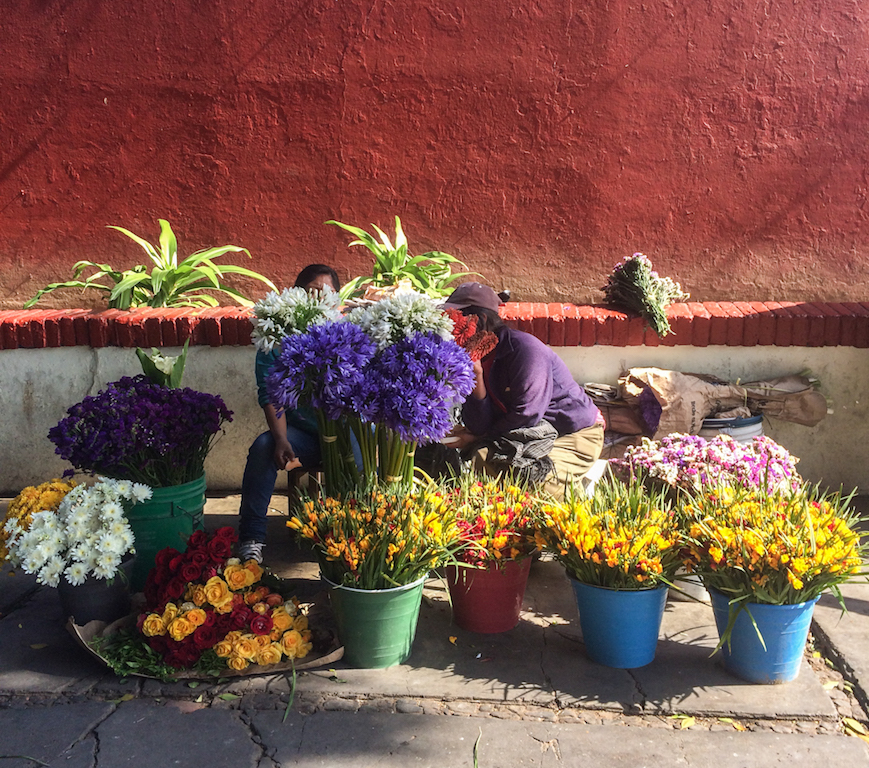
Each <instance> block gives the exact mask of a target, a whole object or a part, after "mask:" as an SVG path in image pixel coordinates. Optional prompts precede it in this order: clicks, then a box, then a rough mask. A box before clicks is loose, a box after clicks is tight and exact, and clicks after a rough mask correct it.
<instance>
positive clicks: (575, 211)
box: [0, 0, 869, 308]
mask: <svg viewBox="0 0 869 768" xmlns="http://www.w3.org/2000/svg"><path fill="white" fill-rule="evenodd" d="M722 5H723V6H724V7H723V8H722ZM0 8H2V13H3V16H2V19H3V21H2V26H0V49H2V50H3V56H2V57H0V99H2V103H3V108H2V110H0V307H3V308H13V307H16V306H20V303H21V302H22V301H23V300H24V299H26V298H28V297H29V296H31V295H33V293H34V292H35V291H36V290H37V289H38V288H39V287H41V286H43V285H44V284H46V283H48V282H50V281H51V280H57V279H66V278H68V277H69V276H70V273H71V267H72V264H73V262H75V261H76V260H78V259H92V260H95V261H106V262H109V263H112V264H113V265H115V266H121V267H129V266H132V265H133V264H135V263H139V262H142V261H143V257H144V254H143V253H142V252H141V251H139V250H138V248H137V247H136V246H135V245H134V244H133V243H132V242H130V241H128V240H126V238H124V237H123V236H122V235H120V234H119V233H117V232H114V231H112V230H108V229H105V225H107V224H118V225H121V226H125V227H128V228H129V229H131V230H133V231H134V232H137V233H139V234H141V235H143V236H146V237H147V238H148V239H151V240H156V236H157V233H158V227H157V222H156V220H157V218H166V219H168V220H169V221H170V222H171V223H172V224H173V226H174V228H175V231H176V233H177V234H178V236H179V241H180V244H181V250H182V255H183V254H184V253H186V252H190V251H192V250H194V249H197V248H202V247H206V246H211V245H219V244H224V243H234V244H237V245H243V246H246V247H247V248H249V249H250V250H251V252H252V254H253V259H252V260H246V259H244V258H243V257H241V259H239V258H238V257H234V258H233V259H232V260H233V261H235V263H244V264H245V266H249V267H251V268H253V269H255V270H258V271H260V272H263V273H265V274H267V275H269V276H270V277H272V278H273V279H274V280H275V281H276V282H278V283H288V282H290V281H291V280H292V278H293V277H294V274H295V272H296V271H297V270H298V268H299V267H301V266H302V265H304V264H305V263H307V262H309V261H327V262H334V263H336V264H337V265H338V267H339V271H340V272H341V273H342V276H343V277H345V278H347V277H349V276H351V275H354V274H360V273H367V272H368V271H369V266H370V260H369V258H368V256H367V252H364V251H362V250H360V249H352V250H348V249H347V247H346V243H347V242H348V238H347V237H346V236H345V234H344V233H343V232H341V231H339V230H337V229H335V228H332V227H327V226H324V224H323V222H324V221H325V220H326V219H330V218H337V219H339V220H342V221H348V222H350V223H354V224H357V225H360V226H367V225H368V223H370V222H374V223H377V224H379V225H380V226H381V227H383V228H385V229H387V230H388V231H391V224H392V216H393V215H395V214H398V215H400V216H401V218H402V222H403V224H404V227H405V230H406V232H407V234H408V236H409V239H410V241H411V247H412V249H415V250H416V251H422V250H428V249H432V248H439V249H441V250H445V251H448V252H451V253H454V254H455V255H456V256H458V257H460V258H462V259H463V260H464V261H466V262H467V264H468V265H469V267H471V268H472V269H475V270H477V271H479V272H481V273H482V274H483V276H484V278H485V279H486V280H487V281H488V282H490V283H491V284H493V285H494V286H495V287H496V288H498V289H500V288H502V287H509V288H512V290H513V296H514V298H515V299H518V300H524V301H554V302H560V301H567V302H578V303H581V302H593V301H600V299H601V294H600V292H599V290H598V288H599V287H600V286H601V285H602V284H603V283H604V281H605V279H606V276H607V274H608V273H609V271H610V270H611V269H612V267H613V266H614V264H615V263H616V262H617V261H619V260H620V259H621V258H622V257H624V256H626V255H630V254H631V253H632V252H634V251H638V250H639V251H644V252H645V253H647V254H649V256H650V257H651V258H652V260H653V263H654V264H655V266H656V267H657V268H658V269H659V271H660V272H662V273H665V274H668V275H670V276H672V277H674V278H675V279H676V280H678V281H680V282H681V283H682V285H683V287H684V288H686V289H687V290H688V291H690V293H691V295H692V298H693V299H696V300H713V301H714V300H746V301H750V300H794V301H797V300H827V301H838V300H858V299H861V298H865V296H866V284H867V279H869V258H867V257H869V222H867V208H866V205H867V172H866V168H867V167H869V162H867V160H869V148H867V140H866V129H867V125H869V120H867V117H869V45H867V43H869V40H867V28H869V27H867V23H869V6H867V4H865V3H861V2H857V1H856V0H806V1H804V2H799V3H775V2H772V0H761V1H760V2H755V1H754V0H752V2H739V0H736V2H731V3H725V4H721V3H715V2H712V0H704V1H701V2H687V1H686V0H673V1H672V2H661V3H637V2H628V0H587V1H586V2H581V3H580V2H575V1H574V2H558V1H556V0H537V1H536V2H528V3H504V2H503V0H433V1H432V2H426V3H420V2H415V1H414V0H403V1H393V2H390V1H389V0H386V1H384V0H374V2H371V0H366V2H360V1H358V0H341V1H340V2H336V1H335V0H305V1H304V2H302V1H301V0H284V1H283V2H249V0H212V2H207V3H206V2H197V1H195V0H149V2H144V1H143V0H128V1H127V2H124V3H110V2H107V1H106V0H103V1H102V2H99V1H98V0H82V2H75V3H60V2H50V1H49V0H33V2H26V3H13V2H9V1H6V2H2V6H0ZM227 261H230V259H227ZM244 287H246V289H248V290H249V292H250V293H251V294H254V295H256V294H259V293H261V292H262V291H261V289H260V288H258V287H257V286H256V284H247V285H246V286H244ZM54 296H55V298H53V299H52V301H50V302H46V303H45V304H44V305H42V306H52V305H60V304H63V305H66V306H73V305H82V304H83V302H82V298H81V297H80V296H78V295H69V296H67V297H66V298H62V297H61V295H60V294H55V295H54Z"/></svg>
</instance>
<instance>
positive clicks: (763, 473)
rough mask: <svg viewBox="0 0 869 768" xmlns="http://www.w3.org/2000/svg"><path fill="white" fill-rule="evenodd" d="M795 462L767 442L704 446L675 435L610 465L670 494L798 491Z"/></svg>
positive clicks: (724, 441) (725, 438)
mask: <svg viewBox="0 0 869 768" xmlns="http://www.w3.org/2000/svg"><path fill="white" fill-rule="evenodd" d="M797 461H799V459H797V458H795V457H794V456H791V455H790V453H788V451H787V450H786V449H785V448H783V447H782V446H781V445H779V444H778V443H776V442H775V441H774V440H772V439H770V438H769V437H766V436H761V437H755V438H754V439H753V440H752V441H751V442H749V443H740V442H738V441H736V440H734V439H733V438H732V437H730V436H729V435H717V436H716V437H714V438H712V439H711V440H706V439H704V438H702V437H698V436H697V435H686V434H681V433H676V434H672V435H668V436H667V437H664V438H662V439H661V440H660V441H652V440H649V439H647V438H644V439H643V442H642V445H639V446H634V447H631V448H628V450H627V451H626V453H625V457H624V458H623V459H613V460H612V461H611V462H610V464H611V466H612V467H613V468H614V470H615V471H616V473H617V474H618V475H620V476H622V477H625V476H629V475H631V474H643V475H645V476H646V477H648V478H650V479H652V480H658V481H661V482H663V483H665V484H667V485H670V486H673V487H675V488H681V489H684V490H688V491H697V490H702V489H704V488H707V487H710V486H715V485H718V484H719V483H727V484H730V485H736V486H740V487H744V488H750V489H760V490H773V489H775V488H797V487H799V486H800V484H801V482H802V478H800V476H799V474H798V473H797V470H796V463H797Z"/></svg>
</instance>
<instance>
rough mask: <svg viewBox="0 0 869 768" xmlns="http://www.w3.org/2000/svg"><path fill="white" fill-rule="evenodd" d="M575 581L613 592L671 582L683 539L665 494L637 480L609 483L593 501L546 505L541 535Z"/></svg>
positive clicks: (578, 499) (580, 498)
mask: <svg viewBox="0 0 869 768" xmlns="http://www.w3.org/2000/svg"><path fill="white" fill-rule="evenodd" d="M536 537H537V544H538V547H539V548H540V549H543V550H547V551H549V552H551V553H553V554H554V555H555V557H556V559H557V560H559V561H560V562H561V563H562V564H563V565H564V567H565V569H566V570H567V572H568V575H570V577H571V578H574V579H576V580H577V581H581V582H583V583H585V584H592V585H595V586H599V587H611V588H614V589H645V588H650V587H656V586H659V585H660V584H661V583H669V582H671V581H672V579H673V576H674V575H675V573H676V571H677V570H678V568H679V566H680V565H681V560H680V557H679V547H680V543H681V536H680V533H679V530H678V527H677V525H676V521H675V519H674V516H673V513H672V511H671V510H670V509H669V508H668V507H667V506H666V504H665V500H664V496H663V494H662V493H660V492H652V493H648V492H646V491H645V490H644V489H643V486H642V483H641V482H640V481H638V480H630V481H628V482H627V483H625V482H622V481H620V480H617V479H615V478H611V477H610V478H604V480H602V481H601V482H600V483H598V484H597V487H596V489H595V493H594V495H593V496H591V497H586V496H577V495H574V496H572V497H569V498H568V499H566V500H565V501H564V502H561V503H557V504H545V505H544V506H543V509H542V511H541V520H540V523H539V530H538V532H537V534H536Z"/></svg>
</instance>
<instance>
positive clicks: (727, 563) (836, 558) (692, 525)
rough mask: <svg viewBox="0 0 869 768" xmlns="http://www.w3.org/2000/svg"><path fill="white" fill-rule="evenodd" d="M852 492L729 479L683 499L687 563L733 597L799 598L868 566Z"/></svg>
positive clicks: (810, 597) (784, 600)
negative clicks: (752, 485) (767, 486)
mask: <svg viewBox="0 0 869 768" xmlns="http://www.w3.org/2000/svg"><path fill="white" fill-rule="evenodd" d="M848 502H849V498H846V499H842V498H841V497H840V496H839V495H838V494H829V495H826V494H822V493H821V492H820V491H819V490H818V488H817V487H813V486H802V487H799V488H797V489H786V490H780V491H778V492H776V493H773V494H766V493H762V492H760V491H757V490H746V489H740V488H734V487H730V486H722V487H720V488H717V489H715V490H714V491H711V492H708V493H705V494H698V495H697V496H696V497H695V498H694V499H693V500H691V501H688V502H685V503H684V504H683V506H682V510H681V516H682V518H683V526H684V529H685V531H686V534H687V541H686V546H685V549H684V552H683V554H684V557H685V566H686V568H687V569H688V570H690V571H694V572H696V573H698V574H699V575H700V576H701V578H702V579H703V582H704V584H705V585H706V586H707V587H711V588H712V589H717V590H718V591H719V592H723V593H724V594H726V595H727V596H728V597H729V598H731V599H734V598H742V599H747V600H749V601H750V602H758V603H772V604H775V605H781V604H796V603H802V602H805V601H807V600H813V599H814V598H816V597H818V596H819V595H820V594H821V593H822V592H824V591H825V590H827V589H831V590H833V591H834V592H836V593H838V585H839V584H842V583H844V582H845V581H848V580H849V579H851V578H853V577H854V576H857V575H860V574H861V573H862V567H863V566H862V564H863V558H864V556H865V555H866V554H867V551H866V545H865V544H864V543H861V541H860V535H859V534H858V533H857V532H856V531H855V525H856V523H857V522H858V519H857V517H856V515H855V514H854V513H853V512H852V511H850V510H849V508H848Z"/></svg>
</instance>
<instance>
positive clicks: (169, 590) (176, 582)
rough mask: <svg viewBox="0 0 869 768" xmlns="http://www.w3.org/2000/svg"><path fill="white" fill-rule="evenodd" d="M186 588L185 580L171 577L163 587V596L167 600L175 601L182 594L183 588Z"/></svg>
mask: <svg viewBox="0 0 869 768" xmlns="http://www.w3.org/2000/svg"><path fill="white" fill-rule="evenodd" d="M186 588H187V582H186V581H182V580H181V579H172V580H171V581H169V582H168V583H167V584H166V586H165V587H164V588H163V595H162V596H163V597H165V598H167V602H168V601H169V600H171V601H173V602H174V601H175V600H178V598H180V597H181V596H182V595H183V594H184V590H185V589H186Z"/></svg>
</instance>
